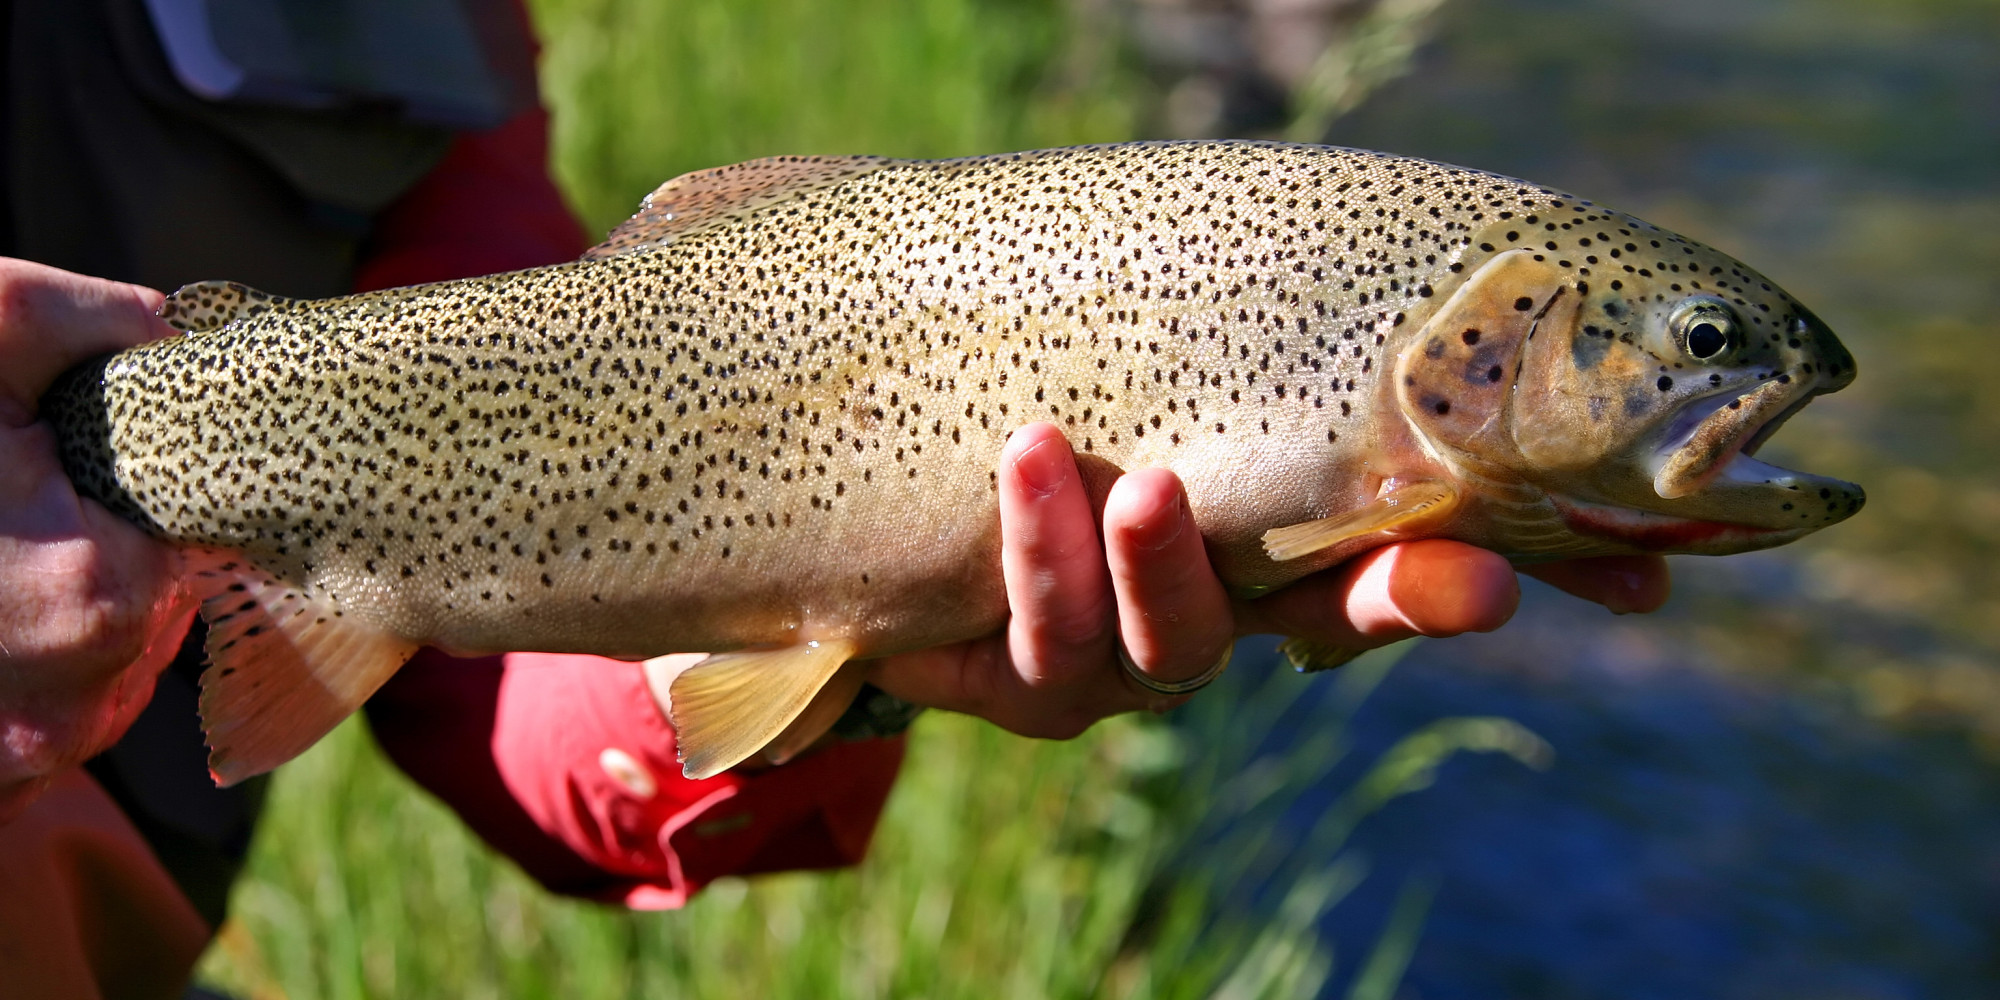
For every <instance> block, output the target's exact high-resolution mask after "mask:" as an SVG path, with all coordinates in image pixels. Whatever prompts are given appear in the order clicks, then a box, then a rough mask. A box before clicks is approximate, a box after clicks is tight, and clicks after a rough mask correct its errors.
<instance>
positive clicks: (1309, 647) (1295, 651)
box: [1278, 638, 1366, 674]
mask: <svg viewBox="0 0 2000 1000" xmlns="http://www.w3.org/2000/svg"><path fill="white" fill-rule="evenodd" d="M1278 652H1280V653H1283V654H1285V659H1286V661H1287V662H1289V663H1291V665H1292V669H1293V670H1296V671H1298V672H1299V673H1302V674H1316V673H1319V672H1320V671H1322V670H1332V669H1333V668H1335V667H1341V666H1346V665H1347V664H1348V663H1349V662H1350V661H1352V660H1353V659H1354V658H1355V657H1357V656H1360V655H1361V654H1362V653H1363V652H1366V650H1360V649H1349V648H1347V647H1346V646H1335V645H1333V644H1332V643H1326V642H1315V641H1313V640H1311V639H1299V638H1291V639H1286V640H1285V641H1284V642H1281V643H1279V644H1278Z"/></svg>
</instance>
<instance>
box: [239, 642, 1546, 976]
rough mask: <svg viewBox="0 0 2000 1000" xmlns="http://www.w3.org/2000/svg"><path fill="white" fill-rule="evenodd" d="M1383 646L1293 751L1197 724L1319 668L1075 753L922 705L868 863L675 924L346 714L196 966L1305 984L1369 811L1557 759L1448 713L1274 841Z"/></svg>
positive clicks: (1377, 952) (1245, 710)
mask: <svg viewBox="0 0 2000 1000" xmlns="http://www.w3.org/2000/svg"><path fill="white" fill-rule="evenodd" d="M1395 659H1396V654H1395V652H1393V651H1389V652H1386V653H1382V654H1374V655H1372V656H1370V657H1367V658H1364V659H1363V660H1361V661H1358V662H1357V664H1355V665H1354V666H1351V667H1349V668H1348V671H1349V673H1348V674H1347V676H1345V677H1341V678H1338V679H1337V680H1336V681H1334V683H1338V684H1340V685H1341V686H1342V689H1343V690H1342V696H1343V697H1342V699H1341V700H1342V703H1343V704H1344V705H1345V707H1344V708H1336V709H1335V710H1334V711H1331V712H1329V713H1328V714H1327V715H1326V717H1325V723H1324V725H1323V726H1322V727H1321V728H1320V729H1318V730H1317V732H1318V736H1317V737H1316V739H1315V742H1314V745H1311V746H1303V747H1295V748H1290V752H1288V753H1286V754H1285V755H1284V756H1281V757H1280V756H1268V755H1258V754H1256V753H1254V752H1253V751H1252V749H1251V743H1252V741H1248V740H1241V739H1236V740H1230V741H1227V742H1211V741H1210V739H1209V738H1208V737H1204V736H1199V735H1197V736H1190V735H1187V734H1189V733H1196V734H1200V733H1213V734H1218V735H1220V734H1222V733H1226V732H1236V733H1242V732H1249V733H1256V732H1260V731H1262V729H1264V728H1266V727H1268V726H1269V725H1270V723H1271V722H1272V721H1273V720H1275V719H1276V718H1277V716H1278V714H1280V713H1282V712H1284V711H1285V710H1286V709H1287V708H1288V707H1290V705H1291V703H1292V701H1293V699H1295V698H1297V697H1298V696H1299V694H1300V693H1301V692H1302V691H1304V690H1305V687H1304V686H1305V685H1306V684H1307V683H1309V682H1308V681H1306V680H1303V679H1301V678H1298V677H1294V676H1290V675H1289V674H1287V673H1283V672H1279V673H1276V674H1274V675H1272V676H1269V677H1267V678H1256V677H1237V678H1233V679H1232V682H1231V683H1230V684H1229V685H1227V686H1218V688H1217V689H1216V690H1213V691H1211V692H1209V694H1208V697H1207V699H1206V701H1205V704H1206V706H1207V707H1206V708H1203V709H1200V710H1197V711H1196V712H1195V717H1194V718H1191V719H1190V720H1188V722H1189V725H1188V726H1185V727H1180V728H1169V727H1168V726H1166V725H1165V724H1163V723H1162V722H1160V721H1159V720H1156V719H1152V718H1150V717H1147V718H1139V717H1126V718H1119V719H1113V720H1109V721H1107V722H1105V723H1103V724H1101V725H1099V726H1098V727H1097V728H1096V729H1095V730H1093V731H1092V732H1091V733H1089V734H1088V735H1086V736H1085V737H1084V738H1082V739H1080V740H1076V741H1073V742H1070V743H1046V742H1036V741H1030V740H1023V739H1020V738H1017V737H1014V736H1011V735H1008V734H1006V733H1003V732H1001V731H999V730H997V729H994V728H993V727H991V726H988V725H985V724H984V723H981V722H977V721H975V720H972V719H968V718H964V717H958V716H947V715H941V714H933V715H931V716H928V717H926V718H924V719H923V720H921V721H920V722H919V724H918V726H917V728H916V730H915V731H914V733H913V735H912V742H911V751H910V758H909V761H908V763H907V764H906V766H905V770H904V774H903V776H902V780H901V781H900V782H899V784H898V786H897V789H896V792H895V794H894V795H893V796H892V798H891V800H890V803H889V806H888V810H887V812H886V814H885V816H884V818H883V822H882V825H881V827H880V829H879V831H878V833H877V836H876V841H875V844H874V848H873V851H872V853H871V855H870V858H869V860H868V861H867V862H866V863H864V864H863V865H862V866H860V867H859V868H858V869H856V870H853V871H846V872H839V873H833V874H799V875H784V876H777V877H766V878H760V879H757V880H754V881H751V882H747V883H746V882H743V881H739V880H727V881H724V882H722V883H719V884H717V885H715V886H712V887H710V888H709V889H708V890H707V891H706V892H705V893H703V894H702V895H701V896H699V897H698V898H697V899H696V900H695V901H694V902H693V903H692V904H691V905H690V906H688V907H687V908H686V909H685V910H682V911H678V912H671V913H629V912H626V911H623V910H620V909H617V908H614V907H605V906H600V905H596V904H592V903H583V902H577V901H573V900H568V899H563V898H558V897H554V896H551V895H549V894H547V893H545V892H543V891H542V890H540V889H539V888H538V887H537V886H535V885H534V884H533V883H532V882H530V881H529V880H528V879H527V878H526V877H525V876H523V875H521V874H520V873H519V872H518V871H516V870H515V869H514V868H513V867H512V866H511V865H509V864H508V863H507V862H506V861H504V860H502V859H500V858H498V857H496V856H494V855H492V854H491V853H489V852H487V851H486V850H485V849H484V848H483V847H482V846H481V845H480V844H479V843H478V842H477V840H475V839H474V838H473V837H472V836H471V835H470V834H468V833H467V832H466V831H465V830H464V829H463V828H462V827H460V826H459V825H458V823H457V822H456V820H455V819H454V818H453V817H452V816H451V815H450V814H449V813H448V812H446V811H445V810H444V809H443V808H442V807H440V806H438V805H437V804H436V803H435V802H433V801H432V800H430V799H429V798H428V797H426V796H425V795H423V794H422V793H421V792H419V791H417V790H416V789H415V788H414V787H413V786H411V785H410V783H409V782H408V781H407V779H405V778H403V777H402V775H401V774H400V773H398V772H396V771H395V770H394V769H393V768H392V767H391V766H390V765H389V764H387V763H386V762H385V761H384V760H383V759H382V757H381V756H380V755H379V754H378V753H377V752H376V751H375V749H374V747H373V744H372V743H371V742H370V741H369V739H368V737H367V735H366V733H365V732H364V731H363V728H362V726H361V724H360V723H359V722H350V723H348V724H346V725H344V726H342V727H341V728H340V729H338V730H337V731H335V733H334V734H333V735H332V736H331V737H329V738H328V739H327V740H326V741H324V742H323V743H321V744H320V745H319V746H317V747H315V748H314V749H313V750H312V751H310V752H308V753H307V754H306V755H305V756H303V757H301V758H300V759H299V760H298V761H296V762H294V763H292V764H290V765H288V766H287V767H286V769H285V770H284V772H283V773H282V775H281V776H280V779H279V781H278V782H277V784H276V787H275V789H274V791H273V794H272V796H271V799H270V801H269V804H268V807H267V809H266V813H265V821H264V827H263V829H262V830H261V832H260V834H259V843H258V846H257V849H256V851H255V854H254V856H253V859H252V863H251V866H250V871H249V873H248V874H247V876H246V877H245V878H244V879H243V881H242V882H241V883H240V884H239V886H238V888H237V892H236V894H235V896H234V899H233V907H234V912H233V915H232V917H231V921H230V923H229V925H228V926H227V927H226V928H225V930H224V932H223V934H222V936H221V938H220V940H219V941H218V943H217V945H216V947H215V948H213V949H212V950H211V951H210V953H209V955H208V956H207V959H206V960H205V962H204V964H203V967H202V970H201V971H202V977H203V979H204V980H205V981H207V982H209V983H212V984H215V985H217V986H219V987H222V988H224V989H227V990H229V991H231V992H234V993H237V994H239V995H241V996H244V997H255V998H265V997H293V998H307V997H337V998H349V997H388V996H439V995H449V996H454V997H563V998H577V1000H587V998H599V997H604V998H609V997H626V996H651V995H672V996H681V997H743V996H756V997H769V998H779V997H812V998H830V997H857V998H861V997H884V996H925V997H966V998H1001V997H1020V998H1044V997H1049V998H1060V997H1097V996H1107V997H1132V998H1139V997H1160V998H1194V997H1205V996H1222V997H1246V998H1247V997H1305V996H1314V995H1316V993H1317V991H1318V989H1319V988H1320V987H1321V985H1322V984H1323V983H1324V981H1325V979H1326V977H1327V976H1328V975H1329V974H1330V973H1331V972H1332V971H1333V970H1334V969H1335V962H1334V956H1333V955H1332V954H1330V953H1329V952H1328V951H1327V950H1326V949H1325V947H1324V946H1323V945H1322V944H1321V943H1320V941H1319V938H1318V935H1317V933H1316V930H1315V922H1316V921H1317V920H1318V918H1319V917H1320V916H1321V915H1323V914H1324V913H1325V912H1326V911H1327V910H1328V909H1329V908H1331V907H1332V906H1334V905H1337V904H1338V903H1339V902H1340V900H1341V899H1342V897H1343V896H1344V895H1345V894H1346V893H1347V891H1348V890H1350V889H1352V888H1353V887H1354V886H1355V885H1356V884H1358V883H1359V881H1360V880H1361V879H1362V878H1363V877H1364V876H1365V875H1366V871H1367V868H1366V864H1365V862H1364V861H1363V860H1361V859H1359V858H1357V857H1354V856H1351V855H1347V854H1344V853H1343V851H1342V848H1343V846H1344V843H1345V841H1346V838H1347V835H1348V833H1349V832H1350V831H1352V829H1353V828H1354V826H1355V824H1356V823H1358V822H1360V821H1361V820H1362V819H1363V818H1364V817H1365V816H1366V815H1368V814H1369V813H1371V812H1373V811H1374V810H1375V809H1377V808H1379V807H1380V806H1381V805H1382V804H1383V803H1384V802H1386V801H1388V800H1389V799H1391V798H1394V797H1396V796H1398V795H1402V794H1407V793H1409V792H1412V791H1417V790H1420V789H1422V788H1424V787H1426V786H1427V785H1428V783H1429V781H1430V777H1431V775H1432V774H1433V773H1434V771H1435V769H1436V767H1437V766H1438V765H1439V764H1440V763H1441V762H1442V761H1444V760H1445V759H1447V758H1449V757H1450V756H1451V755H1453V754H1454V753H1457V752H1459V751H1461V750H1487V751H1494V750H1497V751H1502V752H1506V753H1509V754H1512V755H1514V756H1516V757H1517V758H1519V759H1521V760H1523V761H1524V762H1526V763H1529V764H1539V763H1541V762H1542V761H1543V760H1544V759H1545V758H1546V756H1547V747H1546V746H1545V745H1543V744H1541V742H1540V741H1539V740H1537V739H1536V738H1535V737H1534V736H1533V735H1532V734H1528V733H1526V732H1525V731H1523V730H1521V729H1520V728H1519V727H1518V726H1515V725H1514V724H1513V723H1510V722H1506V721H1505V720H1495V719H1452V720H1443V721H1441V722H1438V723H1434V724H1433V725H1431V726H1428V727H1426V728H1424V729H1422V730H1419V731H1418V732H1416V733H1414V734H1412V735H1411V736H1410V737H1408V738H1406V739H1405V740H1403V741H1402V742H1401V743H1399V744H1398V745H1397V746H1395V747H1393V748H1392V749H1390V750H1389V751H1388V752H1386V753H1384V754H1383V755H1382V756H1381V757H1380V758H1379V759H1378V760H1376V761H1375V762H1374V763H1373V764H1372V765H1371V767H1370V769H1369V770H1368V772H1367V773H1366V774H1365V775H1364V777H1363V778H1362V779H1361V780H1360V781H1358V782H1357V783H1356V784H1355V786H1354V787H1353V788H1352V789H1351V790H1349V791H1348V792H1347V793H1346V794H1345V795H1344V796H1343V797H1341V798H1340V799H1338V800H1337V801H1336V802H1335V804H1334V805H1333V807H1332V808H1331V809H1329V810H1328V812H1327V813H1326V814H1325V815H1324V817H1323V818H1322V819H1321V820H1320V822H1319V823H1318V824H1317V825H1316V826H1315V827H1313V828H1312V829H1310V830H1308V831H1306V832H1305V833H1304V834H1303V836H1297V837H1287V836H1284V835H1280V834H1278V833H1276V832H1274V828H1275V824H1272V823H1271V822H1270V820H1271V819H1272V817H1273V815H1274V814H1275V811H1277V810H1281V809H1282V808H1283V807H1284V805H1285V803H1286V802H1288V801H1289V800H1290V798H1291V795H1292V793H1293V792H1295V791H1296V790H1297V789H1298V788H1299V787H1301V786H1302V785H1303V784H1305V783H1308V782H1311V781H1312V780H1314V778H1315V777H1316V776H1317V774H1319V773H1320V772H1321V771H1322V770H1323V769H1325V768H1330V767H1332V766H1334V765H1335V764H1337V763H1338V762H1339V761H1340V759H1341V758H1342V756H1343V754H1344V749H1343V747H1342V746H1341V736H1340V734H1341V732H1342V731H1343V729H1344V725H1345V721H1346V719H1347V717H1348V716H1349V714H1350V713H1351V712H1352V710H1353V708H1354V707H1357V706H1358V705H1359V704H1360V702H1361V701H1362V700H1363V699H1364V698H1365V697H1366V695H1367V693H1368V692H1369V691H1372V690H1373V688H1374V686H1375V684H1376V683H1378V682H1379V680H1380V679H1381V677H1382V676H1383V673H1384V672H1385V671H1386V670H1387V669H1388V668H1389V666H1390V664H1392V663H1393V662H1394V660H1395ZM1196 704H1197V705H1203V704H1204V702H1199V701H1198V702H1197V703H1196ZM1218 721H1226V725H1224V726H1219V727H1218V726H1216V725H1215V723H1217V722H1218ZM1170 861H1172V862H1176V863H1168V862H1170ZM1245 879H1258V880H1270V881H1271V882H1273V883H1274V884H1288V885H1290V886H1292V888H1291V890H1290V891H1289V892H1288V895H1287V897H1286V898H1285V900H1284V901H1283V904H1282V905H1281V906H1280V907H1279V908H1278V912H1277V913H1276V914H1275V915H1273V916H1271V917H1269V918H1265V917H1262V916H1255V915H1252V914H1248V913H1244V912H1239V911H1237V910H1234V909H1231V908H1230V907H1229V906H1226V905H1224V904H1223V902H1222V901H1223V900H1225V899H1226V898H1227V897H1228V896H1229V892H1228V890H1229V888H1230V887H1231V886H1232V885H1235V884H1237V883H1239V882H1241V881H1242V880H1245ZM1433 889H1434V886H1431V885H1429V884H1425V883H1418V884H1413V885H1411V886H1406V887H1405V891H1404V894H1403V899H1402V900H1401V901H1400V902H1399V904H1398V906H1397V908H1396V911H1395V913H1394V914H1392V917H1391V920H1390V923H1389V925H1388V926H1387V927H1386V928H1385V929H1384V933H1383V935H1382V937H1381V940H1380V942H1379V943H1378V945H1377V946H1376V948H1375V949H1374V951H1373V952H1372V953H1371V954H1370V955H1365V956H1359V957H1357V958H1356V959H1355V960H1354V961H1355V964H1356V967H1357V968H1358V969H1360V970H1361V973H1360V975H1359V977H1358V978H1357V980H1356V982H1355V985H1354V988H1353V991H1352V992H1351V993H1350V996H1351V997H1354V998H1355V1000H1387V998H1388V997H1390V996H1392V995H1393V993H1394V987H1395V984H1396V982H1397V981H1398V980H1399V979H1400V976H1401V973H1402V970H1403V967H1404V963H1406V962H1407V960H1408V958H1409V954H1410V952H1411V950H1412V949H1413V948H1414V946H1415V942H1416V940H1417V937H1418V934H1419V932H1420V928H1421V923H1422V915H1423V910H1424V908H1425V906H1426V905H1427V903H1428V900H1429V895H1430V893H1431V892H1432V891H1433Z"/></svg>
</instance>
